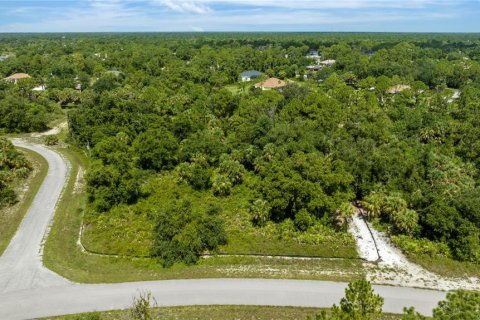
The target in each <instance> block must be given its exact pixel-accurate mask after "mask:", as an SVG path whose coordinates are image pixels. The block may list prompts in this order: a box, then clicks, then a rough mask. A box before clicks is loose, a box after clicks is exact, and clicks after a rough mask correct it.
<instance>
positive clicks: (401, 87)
mask: <svg viewBox="0 0 480 320" xmlns="http://www.w3.org/2000/svg"><path fill="white" fill-rule="evenodd" d="M411 88H412V87H410V86H409V85H408V84H397V85H395V86H393V87H390V88H388V90H387V93H389V94H397V93H400V92H402V91H405V90H409V89H411Z"/></svg>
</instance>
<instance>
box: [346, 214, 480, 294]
mask: <svg viewBox="0 0 480 320" xmlns="http://www.w3.org/2000/svg"><path fill="white" fill-rule="evenodd" d="M349 230H350V232H351V233H352V235H353V236H354V237H355V240H356V242H357V249H358V253H359V255H360V257H362V258H363V259H365V260H366V262H365V263H364V268H365V270H366V273H367V278H368V279H369V280H371V281H372V282H373V283H377V284H389V285H394V286H404V287H417V288H429V289H437V290H457V289H466V290H480V280H479V279H478V278H475V277H470V278H447V277H442V276H439V275H437V274H435V273H432V272H430V271H427V270H425V269H424V268H422V267H420V266H419V265H417V264H414V263H412V262H410V261H409V260H408V259H407V258H406V257H405V255H404V254H403V253H402V252H401V251H400V250H399V249H397V248H396V247H395V246H394V245H393V244H392V243H391V242H390V239H389V238H388V237H387V236H386V235H385V234H384V233H382V232H379V231H377V230H375V229H374V228H373V227H372V226H371V225H370V224H369V223H368V222H367V221H365V220H364V219H363V217H362V216H361V214H360V212H357V214H356V215H355V216H354V217H353V218H352V222H351V225H350V228H349Z"/></svg>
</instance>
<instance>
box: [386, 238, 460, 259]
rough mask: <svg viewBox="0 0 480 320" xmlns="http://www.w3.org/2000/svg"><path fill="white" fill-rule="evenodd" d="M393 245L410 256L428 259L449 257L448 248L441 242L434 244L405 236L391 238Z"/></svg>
mask: <svg viewBox="0 0 480 320" xmlns="http://www.w3.org/2000/svg"><path fill="white" fill-rule="evenodd" d="M392 241H393V243H394V244H395V245H396V246H397V247H399V248H400V249H402V251H404V252H406V253H407V254H411V255H427V256H430V257H435V256H442V257H450V256H451V253H450V248H449V247H448V245H447V244H445V243H442V242H434V241H430V240H428V239H424V238H422V239H415V238H412V237H410V236H406V235H396V236H392Z"/></svg>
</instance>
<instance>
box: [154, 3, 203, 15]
mask: <svg viewBox="0 0 480 320" xmlns="http://www.w3.org/2000/svg"><path fill="white" fill-rule="evenodd" d="M151 2H152V3H153V4H163V5H165V6H166V7H168V8H170V9H171V10H173V11H176V12H182V13H197V14H205V13H208V12H210V11H211V9H210V8H209V7H207V6H206V5H204V4H203V3H201V2H199V1H175V0H153V1H151Z"/></svg>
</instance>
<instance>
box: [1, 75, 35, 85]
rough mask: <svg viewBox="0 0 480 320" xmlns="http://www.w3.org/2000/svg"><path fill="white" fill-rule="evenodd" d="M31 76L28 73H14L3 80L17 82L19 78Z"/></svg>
mask: <svg viewBox="0 0 480 320" xmlns="http://www.w3.org/2000/svg"><path fill="white" fill-rule="evenodd" d="M28 78H31V77H30V75H28V74H26V73H14V74H12V75H11V76H8V77H6V78H4V79H3V80H5V81H9V82H13V83H17V81H18V80H21V79H28Z"/></svg>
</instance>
